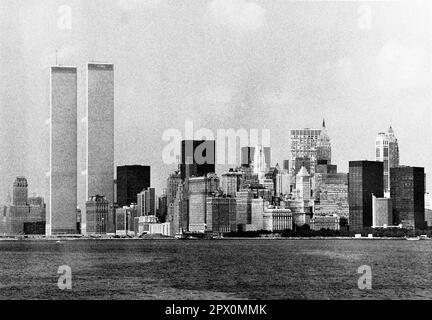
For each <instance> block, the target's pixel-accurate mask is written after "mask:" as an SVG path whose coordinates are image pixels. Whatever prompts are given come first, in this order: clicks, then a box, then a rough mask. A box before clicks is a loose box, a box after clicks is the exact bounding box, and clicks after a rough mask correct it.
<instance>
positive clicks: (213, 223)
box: [206, 196, 237, 233]
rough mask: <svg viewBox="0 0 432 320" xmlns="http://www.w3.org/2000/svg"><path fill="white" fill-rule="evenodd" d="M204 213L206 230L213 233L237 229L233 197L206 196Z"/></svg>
mask: <svg viewBox="0 0 432 320" xmlns="http://www.w3.org/2000/svg"><path fill="white" fill-rule="evenodd" d="M206 215H207V216H206V226H207V229H206V230H207V231H210V232H213V233H229V232H235V231H237V219H236V199H235V198H229V197H221V196H208V197H207V203H206Z"/></svg>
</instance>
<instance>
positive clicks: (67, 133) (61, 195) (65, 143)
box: [46, 66, 77, 235]
mask: <svg viewBox="0 0 432 320" xmlns="http://www.w3.org/2000/svg"><path fill="white" fill-rule="evenodd" d="M50 82H51V86H50V91H51V99H50V181H49V184H50V186H49V201H48V212H47V219H46V234H47V235H55V234H76V233H77V229H76V226H77V221H76V208H77V69H76V68H75V67H65V66H53V67H51V81H50Z"/></svg>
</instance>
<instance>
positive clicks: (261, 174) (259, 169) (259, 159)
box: [253, 146, 270, 180]
mask: <svg viewBox="0 0 432 320" xmlns="http://www.w3.org/2000/svg"><path fill="white" fill-rule="evenodd" d="M269 169H270V166H267V160H266V154H265V151H264V147H263V146H257V147H256V148H255V154H254V163H253V172H254V174H256V175H257V176H258V180H263V179H265V174H266V172H267V171H268V170H269Z"/></svg>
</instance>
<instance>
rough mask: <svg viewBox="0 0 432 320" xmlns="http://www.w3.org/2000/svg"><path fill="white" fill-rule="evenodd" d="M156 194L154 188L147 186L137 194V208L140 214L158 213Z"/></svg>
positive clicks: (151, 214)
mask: <svg viewBox="0 0 432 320" xmlns="http://www.w3.org/2000/svg"><path fill="white" fill-rule="evenodd" d="M155 204H156V194H155V189H154V188H147V189H146V190H143V191H141V192H140V193H138V195H137V208H138V215H139V216H155V215H156V208H155Z"/></svg>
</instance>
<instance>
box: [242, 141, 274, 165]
mask: <svg viewBox="0 0 432 320" xmlns="http://www.w3.org/2000/svg"><path fill="white" fill-rule="evenodd" d="M257 148H259V149H260V150H261V151H260V153H261V155H260V157H261V158H262V159H263V160H264V161H263V162H264V165H263V167H264V169H265V170H268V169H270V166H271V148H270V147H264V146H260V147H255V146H254V147H242V148H241V166H242V167H246V168H249V167H251V166H252V165H253V164H255V165H256V163H257V158H256V156H258V155H256V154H255V150H257Z"/></svg>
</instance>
